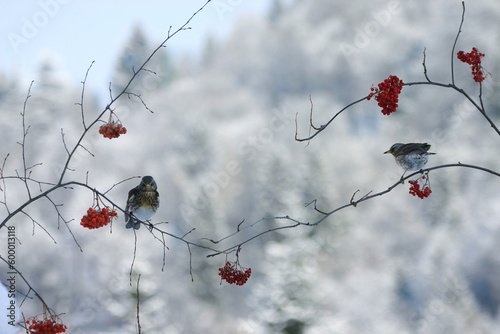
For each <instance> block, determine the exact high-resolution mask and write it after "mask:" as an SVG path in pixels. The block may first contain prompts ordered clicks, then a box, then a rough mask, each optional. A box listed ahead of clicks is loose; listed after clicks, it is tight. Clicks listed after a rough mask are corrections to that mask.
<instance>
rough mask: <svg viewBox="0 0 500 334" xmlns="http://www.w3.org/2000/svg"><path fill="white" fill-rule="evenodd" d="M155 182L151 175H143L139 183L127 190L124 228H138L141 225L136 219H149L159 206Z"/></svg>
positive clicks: (158, 195)
mask: <svg viewBox="0 0 500 334" xmlns="http://www.w3.org/2000/svg"><path fill="white" fill-rule="evenodd" d="M156 189H157V186H156V182H155V180H154V179H153V177H152V176H144V177H143V178H142V180H141V183H140V184H139V185H138V186H137V187H135V188H134V189H132V190H130V191H129V192H128V198H127V205H126V206H125V222H126V223H127V225H126V228H132V227H133V228H134V229H136V230H137V229H138V228H139V227H141V224H140V222H139V221H138V220H137V219H139V220H142V221H146V220H148V219H151V217H153V215H154V214H155V212H156V210H158V207H159V206H160V199H159V197H160V194H158V191H156Z"/></svg>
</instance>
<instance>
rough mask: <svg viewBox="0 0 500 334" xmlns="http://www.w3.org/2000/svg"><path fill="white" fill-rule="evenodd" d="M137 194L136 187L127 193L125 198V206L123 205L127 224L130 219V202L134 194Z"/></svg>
mask: <svg viewBox="0 0 500 334" xmlns="http://www.w3.org/2000/svg"><path fill="white" fill-rule="evenodd" d="M136 192H137V187H135V188H134V189H132V190H130V191H129V192H128V198H127V204H126V205H125V222H128V221H129V219H130V214H129V212H130V205H131V204H132V201H133V200H134V196H135V193H136Z"/></svg>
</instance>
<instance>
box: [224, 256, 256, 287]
mask: <svg viewBox="0 0 500 334" xmlns="http://www.w3.org/2000/svg"><path fill="white" fill-rule="evenodd" d="M238 267H239V264H238V263H237V262H234V263H231V262H229V261H227V262H226V265H225V266H224V267H222V268H219V276H220V277H221V282H222V280H226V282H228V283H229V284H233V283H236V285H243V284H245V283H246V282H247V281H248V279H249V278H250V275H252V268H248V269H245V268H243V267H240V268H241V269H238ZM243 270H244V271H243Z"/></svg>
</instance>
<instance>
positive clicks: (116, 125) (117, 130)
mask: <svg viewBox="0 0 500 334" xmlns="http://www.w3.org/2000/svg"><path fill="white" fill-rule="evenodd" d="M99 133H100V134H101V135H102V136H103V137H104V138H109V139H113V138H118V137H120V135H121V134H125V133H127V129H126V128H125V127H124V126H123V125H122V124H121V123H120V122H119V121H109V122H108V123H106V124H104V125H101V127H100V128H99Z"/></svg>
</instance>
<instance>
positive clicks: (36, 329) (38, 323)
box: [26, 319, 68, 334]
mask: <svg viewBox="0 0 500 334" xmlns="http://www.w3.org/2000/svg"><path fill="white" fill-rule="evenodd" d="M26 325H27V326H28V329H29V330H30V331H31V333H35V334H57V333H65V332H66V329H67V328H68V327H66V325H64V324H62V323H60V321H58V320H54V319H43V320H38V319H31V320H28V321H26Z"/></svg>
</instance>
